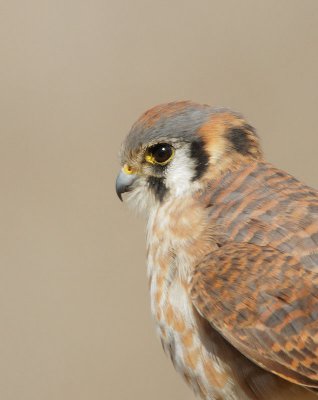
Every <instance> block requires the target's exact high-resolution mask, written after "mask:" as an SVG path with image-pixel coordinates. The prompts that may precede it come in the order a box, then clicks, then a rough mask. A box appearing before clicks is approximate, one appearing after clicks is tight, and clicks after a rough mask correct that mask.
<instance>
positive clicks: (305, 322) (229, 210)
mask: <svg viewBox="0 0 318 400" xmlns="http://www.w3.org/2000/svg"><path fill="white" fill-rule="evenodd" d="M120 165H121V170H120V172H119V174H118V176H117V179H116V191H117V195H118V196H119V198H120V199H121V200H124V202H125V203H127V204H128V206H129V207H132V208H133V209H134V210H136V211H137V212H138V213H141V214H142V215H143V216H144V218H145V220H146V226H147V233H146V243H147V245H146V247H147V252H146V254H147V275H148V282H149V291H150V307H151V313H152V315H153V318H154V321H155V326H156V331H157V334H158V336H159V338H160V340H161V343H162V347H163V349H164V351H165V352H166V353H167V355H168V356H169V357H170V359H171V361H172V363H173V365H174V367H175V369H176V370H177V372H179V374H181V375H182V377H183V378H184V380H185V381H186V382H187V384H188V385H189V386H190V388H192V390H193V391H194V393H195V395H196V396H197V397H199V398H201V399H205V400H223V399H224V400H283V399H285V400H296V399H299V400H300V399H301V400H314V399H318V396H317V394H318V192H317V191H316V190H315V189H313V188H311V187H309V186H306V185H305V184H304V183H301V182H300V181H299V180H297V179H296V178H295V177H293V176H292V175H290V174H288V173H287V172H284V171H282V170H280V169H278V168H276V167H275V166H273V165H272V164H270V163H268V162H267V161H266V160H265V159H264V155H263V151H262V148H261V145H260V139H259V136H258V134H257V133H256V131H255V129H254V128H253V127H252V126H251V125H250V124H249V123H248V122H247V120H246V119H245V118H244V117H243V116H242V115H241V114H239V113H237V112H234V111H232V110H230V109H227V108H221V107H219V108H218V107H212V106H209V105H206V104H199V103H195V102H192V101H174V102H169V103H165V104H160V105H157V106H155V107H153V108H151V109H149V110H148V111H146V112H145V113H144V114H142V116H141V117H139V119H138V120H137V121H136V122H135V123H134V124H133V126H132V128H131V130H130V131H129V133H128V135H127V136H126V138H125V139H124V140H123V143H122V146H121V149H120Z"/></svg>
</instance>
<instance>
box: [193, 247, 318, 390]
mask: <svg viewBox="0 0 318 400" xmlns="http://www.w3.org/2000/svg"><path fill="white" fill-rule="evenodd" d="M191 297H192V301H193V304H194V306H195V307H196V309H197V310H198V311H199V313H200V314H201V315H202V316H203V317H204V318H205V319H206V320H208V321H209V322H210V324H211V325H212V326H213V327H214V328H215V329H216V330H217V331H219V332H220V333H221V334H222V336H223V337H224V338H225V339H227V340H228V341H229V342H230V343H231V344H232V345H233V346H234V347H236V348H237V349H238V350H239V351H240V352H241V353H243V354H244V355H245V356H246V357H248V358H249V359H250V360H252V361H253V362H255V363H256V364H258V365H260V366H261V367H263V368H264V369H266V370H268V371H271V372H273V373H275V374H277V375H279V376H281V377H283V378H285V379H287V380H289V381H291V382H294V383H298V384H301V385H305V386H311V387H318V274H317V273H315V272H313V271H308V269H307V270H306V269H304V268H303V267H302V265H301V264H300V263H299V262H298V261H297V260H296V259H295V258H293V257H291V256H288V255H286V254H283V253H281V252H279V251H278V250H275V249H273V248H271V247H261V246H256V245H253V244H249V243H228V244H226V245H224V246H223V247H221V248H220V249H218V250H217V251H215V252H213V253H211V254H209V255H208V256H207V257H206V258H205V259H204V260H203V261H202V262H201V263H200V264H199V265H198V266H197V267H196V269H195V272H194V274H193V277H192V282H191Z"/></svg>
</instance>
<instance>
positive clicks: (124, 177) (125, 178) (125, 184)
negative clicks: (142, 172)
mask: <svg viewBox="0 0 318 400" xmlns="http://www.w3.org/2000/svg"><path fill="white" fill-rule="evenodd" d="M136 178H137V175H134V174H126V173H125V172H124V171H120V173H119V174H118V176H117V179H116V193H117V196H118V197H119V198H120V201H123V199H122V196H121V195H122V194H123V193H126V192H129V191H130V190H131V185H132V184H133V183H134V181H135V180H136Z"/></svg>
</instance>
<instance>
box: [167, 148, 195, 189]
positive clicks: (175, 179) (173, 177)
mask: <svg viewBox="0 0 318 400" xmlns="http://www.w3.org/2000/svg"><path fill="white" fill-rule="evenodd" d="M195 167H196V166H195V162H194V161H193V160H192V159H191V157H190V154H189V149H188V148H180V149H177V150H176V153H175V156H174V159H173V160H172V161H171V164H170V165H169V167H168V169H167V173H166V180H165V184H166V186H167V188H168V189H169V191H170V193H171V195H173V196H181V195H182V194H185V193H187V192H189V191H190V192H194V191H195V190H198V189H199V187H200V184H199V183H198V182H194V181H192V178H193V176H194V171H195Z"/></svg>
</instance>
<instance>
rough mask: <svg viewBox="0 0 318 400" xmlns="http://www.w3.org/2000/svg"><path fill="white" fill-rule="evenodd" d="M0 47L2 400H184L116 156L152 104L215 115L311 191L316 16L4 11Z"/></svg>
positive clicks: (212, 8)
mask: <svg viewBox="0 0 318 400" xmlns="http://www.w3.org/2000/svg"><path fill="white" fill-rule="evenodd" d="M0 41H1V43H0V57H1V60H0V61H1V62H0V103H1V104H0V114H1V118H0V124H1V129H0V153H1V154H0V184H1V197H0V205H1V207H0V244H1V251H0V398H1V400H20V399H21V400H44V399H45V400H57V399H58V400H84V399H85V400H91V399H93V400H102V399H103V400H104V399H112V400H131V399H133V400H134V399H138V400H142V399H151V400H162V399H174V400H186V399H187V400H191V399H193V398H194V396H193V394H192V393H191V391H190V390H189V389H188V388H187V387H186V385H185V384H184V383H183V381H182V379H181V378H180V377H179V376H177V374H176V373H175V372H174V370H173V367H172V365H171V363H170V360H168V359H167V358H166V356H165V355H164V354H163V352H162V349H161V345H160V343H159V341H158V340H157V338H156V336H155V330H154V324H153V321H152V318H151V315H150V307H149V295H148V289H147V280H146V268H145V237H144V236H145V235H144V233H145V232H144V231H145V227H144V221H142V220H141V219H138V218H137V217H136V216H135V215H133V214H132V213H131V212H130V211H129V210H127V209H126V207H125V205H124V204H122V203H120V202H119V200H118V199H117V198H116V195H115V190H114V180H115V177H116V175H117V172H118V170H119V162H118V151H119V146H120V143H121V141H122V139H123V138H124V136H125V135H126V133H127V132H128V130H129V128H130V126H131V125H132V123H133V122H134V121H135V120H136V118H137V117H138V116H139V115H140V114H141V113H142V112H143V111H145V110H146V109H147V108H149V107H151V106H153V105H155V104H158V103H162V102H166V101H173V100H180V99H191V100H194V101H198V102H204V103H208V104H212V105H219V106H228V107H231V108H233V109H235V110H237V111H240V112H242V113H243V114H244V115H245V116H246V117H247V119H248V120H249V122H250V123H251V124H253V125H254V126H255V127H256V128H257V131H258V133H259V135H260V137H261V139H262V143H263V147H264V150H265V154H266V157H267V159H268V160H269V161H271V162H273V163H274V164H275V165H277V166H279V167H280V168H283V169H285V170H287V171H289V172H291V173H292V174H294V175H295V176H297V177H298V178H300V179H302V180H303V181H305V182H307V183H308V184H310V185H311V186H314V187H316V188H317V187H318V175H317V148H318V129H317V126H318V113H317V104H318V51H317V43H318V1H317V0H313V1H309V0H302V1H300V0H299V1H293V0H284V1H283V0H263V1H255V0H240V1H238V0H233V1H227V0H222V1H215V0H198V1H194V0H192V1H185V0H179V1H174V0H169V1H166V0H161V1H149V0H135V1H128V0H127V1H118V0H92V1H84V0H78V1H75V0H73V1H70V0H30V1H21V0H20V1H18V0H11V1H4V0H2V2H1V4H0Z"/></svg>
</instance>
